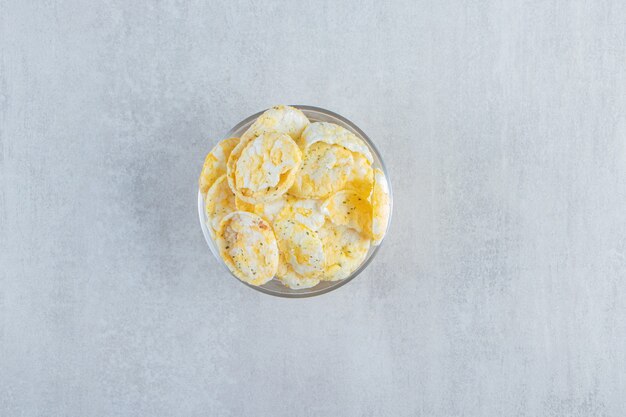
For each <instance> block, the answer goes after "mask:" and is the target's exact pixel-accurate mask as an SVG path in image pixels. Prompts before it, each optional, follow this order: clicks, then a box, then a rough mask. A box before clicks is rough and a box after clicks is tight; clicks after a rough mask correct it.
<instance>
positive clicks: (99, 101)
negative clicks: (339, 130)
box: [0, 0, 626, 417]
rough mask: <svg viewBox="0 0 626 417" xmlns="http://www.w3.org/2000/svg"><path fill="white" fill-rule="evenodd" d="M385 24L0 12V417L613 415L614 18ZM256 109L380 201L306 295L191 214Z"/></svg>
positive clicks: (379, 11) (622, 325)
mask: <svg viewBox="0 0 626 417" xmlns="http://www.w3.org/2000/svg"><path fill="white" fill-rule="evenodd" d="M382 3H384V2H370V1H367V2H354V3H352V4H349V3H341V4H338V2H334V1H327V2H321V3H310V4H297V3H296V2H276V1H270V2H232V1H224V2H203V1H176V2H175V1H159V2H139V1H114V0H107V1H101V2H97V1H91V2H89V1H82V2H81V1H67V2H62V1H53V0H51V1H22V0H16V1H7V0H0V30H1V32H0V415H2V416H10V417H14V416H15V417H17V416H81V417H88V416H139V415H145V416H222V415H223V416H261V415H263V416H265V415H267V416H294V415H311V416H313V415H337V416H415V415H423V416H623V415H625V414H626V395H624V393H625V392H626V376H625V375H626V282H625V278H626V65H625V64H626V25H625V19H626V3H624V2H622V1H545V2H544V1H539V2H520V1H509V2H500V1H492V2H480V5H477V4H474V5H469V4H466V3H469V2H449V1H442V2H440V1H434V2H393V3H389V4H388V5H384V6H383V4H382ZM475 3H479V2H475ZM276 103H302V104H311V105H318V106H322V107H326V108H328V109H331V110H334V111H336V112H338V113H340V114H343V115H344V116H346V117H348V118H350V119H352V120H353V121H354V122H356V123H357V124H359V125H360V126H361V127H362V128H363V129H364V130H365V131H366V132H367V133H368V134H369V135H370V136H371V137H372V138H373V139H374V140H375V141H376V143H377V144H378V145H379V148H380V151H381V153H382V155H383V157H384V158H385V160H386V162H387V165H388V167H389V170H390V177H391V181H392V184H393V187H394V191H395V211H394V218H393V222H392V223H393V224H392V226H391V230H390V234H389V236H388V239H387V240H386V241H385V243H384V246H383V248H382V249H381V251H380V252H379V254H378V256H377V258H376V259H375V261H374V262H373V263H372V265H371V266H370V267H369V268H368V270H367V271H366V272H365V273H363V275H361V276H360V277H359V278H358V279H356V280H355V281H353V282H352V283H350V284H349V285H347V286H345V287H343V288H341V289H339V290H338V291H335V292H333V293H330V294H327V295H324V296H321V297H317V298H313V299H306V300H285V299H277V298H273V297H269V296H266V295H263V294H260V293H257V292H255V291H252V290H250V289H248V288H246V287H245V286H243V285H241V284H239V283H238V282H236V281H235V280H233V279H232V278H231V277H230V276H228V275H227V274H226V273H225V272H224V271H222V270H221V269H220V267H219V264H218V263H217V262H216V261H215V260H214V259H212V257H211V255H210V253H209V251H208V249H207V247H206V245H205V243H204V241H203V238H202V234H201V232H200V228H199V225H198V220H197V214H196V178H197V175H198V172H199V169H200V166H201V163H202V160H203V156H204V154H205V153H206V152H207V151H208V150H209V149H210V147H211V146H212V144H213V143H214V141H215V138H216V137H219V136H220V135H222V134H223V133H224V132H225V131H226V130H228V129H229V128H230V127H231V126H232V125H233V124H234V123H235V122H237V121H239V120H241V119H242V118H244V117H245V116H247V115H249V114H251V113H253V112H256V111H258V110H260V109H262V108H265V107H267V106H270V105H272V104H276Z"/></svg>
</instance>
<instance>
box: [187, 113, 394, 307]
mask: <svg viewBox="0 0 626 417" xmlns="http://www.w3.org/2000/svg"><path fill="white" fill-rule="evenodd" d="M292 106H293V107H296V108H298V109H300V110H302V112H303V113H304V114H305V115H306V116H307V117H308V118H309V120H310V121H311V122H331V123H335V124H338V125H339V126H342V127H344V128H346V129H348V130H350V131H351V132H352V133H354V134H355V135H357V136H358V137H359V138H360V139H361V140H363V142H365V143H366V144H367V146H368V147H369V149H370V151H371V152H372V156H373V157H374V163H373V164H372V167H373V168H380V169H381V170H382V171H383V172H384V173H385V177H386V178H387V183H388V185H389V204H390V212H389V223H388V224H387V230H389V224H390V223H391V214H392V213H393V195H392V190H391V181H390V179H389V173H388V172H387V169H386V168H385V164H384V163H383V160H382V158H381V157H380V154H379V153H378V150H377V149H376V146H374V144H373V143H372V141H371V139H370V138H369V137H368V136H367V135H366V134H365V133H364V132H363V131H362V130H361V129H359V128H358V126H356V125H355V124H354V123H352V122H351V121H350V120H348V119H346V118H345V117H343V116H340V115H338V114H336V113H333V112H331V111H329V110H326V109H322V108H320V107H313V106H305V105H292ZM264 111H265V110H263V111H260V112H258V113H256V114H253V115H252V116H250V117H247V118H245V119H244V120H242V121H241V122H239V123H237V125H235V127H233V128H232V129H231V130H230V131H229V132H228V133H226V135H224V137H222V138H221V139H226V138H230V137H240V136H241V135H242V134H243V132H245V131H246V129H248V127H250V125H251V124H252V123H253V122H254V121H255V120H256V119H257V117H259V116H260V115H261V114H262V113H263V112H264ZM198 215H199V216H200V227H202V233H203V234H204V238H205V240H206V242H207V245H208V246H209V249H210V250H211V252H212V253H213V255H214V256H215V258H216V259H217V261H218V262H219V263H220V264H221V265H222V266H223V267H224V269H225V270H226V271H228V273H229V274H230V275H232V277H233V279H235V280H237V281H238V282H241V283H242V284H243V285H246V286H248V287H250V288H253V289H255V290H257V291H261V292H263V293H265V294H270V295H274V296H277V297H287V298H303V297H313V296H315V295H321V294H325V293H327V292H330V291H332V290H335V289H337V288H339V287H341V286H343V285H346V284H347V283H348V282H350V281H352V280H353V279H354V278H355V277H356V276H357V275H359V274H360V273H361V272H362V271H363V270H364V269H365V268H366V267H367V266H368V265H369V263H370V262H372V260H373V259H374V257H375V256H376V253H377V252H378V250H379V249H380V247H381V246H382V244H383V242H384V239H383V242H381V244H380V245H378V246H370V249H369V251H368V253H367V255H366V256H365V258H364V259H363V262H362V263H361V265H359V267H358V268H357V269H355V270H354V272H352V274H350V276H348V277H347V278H345V279H342V280H339V281H320V283H319V284H317V285H316V286H315V287H312V288H304V289H297V290H294V289H291V288H288V287H286V286H284V285H283V284H282V283H281V282H280V281H279V280H278V279H277V278H274V279H272V280H271V281H269V282H267V283H266V284H264V285H261V286H254V285H250V284H248V283H245V282H243V281H241V280H240V279H239V278H237V277H236V276H235V275H234V274H233V273H232V272H231V271H230V269H228V267H227V266H226V264H225V263H224V261H223V260H222V257H221V256H220V254H219V251H218V249H217V244H216V243H215V242H214V240H213V238H212V237H211V234H210V233H209V229H208V228H207V225H206V222H207V218H206V214H205V211H204V198H203V197H202V194H201V193H200V191H198Z"/></svg>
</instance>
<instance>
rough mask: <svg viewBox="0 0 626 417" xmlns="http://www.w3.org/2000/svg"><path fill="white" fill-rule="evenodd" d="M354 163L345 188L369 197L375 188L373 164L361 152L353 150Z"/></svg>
mask: <svg viewBox="0 0 626 417" xmlns="http://www.w3.org/2000/svg"><path fill="white" fill-rule="evenodd" d="M352 157H353V158H354V164H353V165H352V169H351V170H350V173H349V174H348V179H347V181H346V184H345V185H344V187H343V188H344V189H346V190H353V191H356V192H357V193H359V195H361V197H365V198H369V196H370V194H371V193H372V188H374V170H373V169H372V164H370V162H369V161H368V160H367V158H365V157H364V156H363V155H361V154H360V153H356V152H353V153H352Z"/></svg>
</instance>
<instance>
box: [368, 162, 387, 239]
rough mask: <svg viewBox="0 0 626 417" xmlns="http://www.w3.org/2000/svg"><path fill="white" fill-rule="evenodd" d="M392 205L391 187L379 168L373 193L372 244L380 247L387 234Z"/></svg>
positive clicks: (376, 171) (376, 172)
mask: <svg viewBox="0 0 626 417" xmlns="http://www.w3.org/2000/svg"><path fill="white" fill-rule="evenodd" d="M390 212H391V205H390V199H389V185H388V184H387V178H385V174H384V173H383V172H382V171H381V170H380V169H378V168H376V169H375V170H374V189H373V191H372V243H373V244H374V245H379V244H380V242H381V241H382V240H383V237H385V233H386V232H387V225H388V223H389V214H390Z"/></svg>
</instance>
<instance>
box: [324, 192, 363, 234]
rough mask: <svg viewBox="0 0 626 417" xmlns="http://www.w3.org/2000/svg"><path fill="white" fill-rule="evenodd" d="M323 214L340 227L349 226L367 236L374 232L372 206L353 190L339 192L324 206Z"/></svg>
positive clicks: (326, 201) (327, 200) (328, 199)
mask: <svg viewBox="0 0 626 417" xmlns="http://www.w3.org/2000/svg"><path fill="white" fill-rule="evenodd" d="M322 212H323V213H324V214H325V215H326V216H327V217H328V219H329V220H330V221H331V222H332V223H334V224H336V225H338V226H347V227H350V228H352V229H354V230H356V231H357V232H359V233H363V234H364V235H365V236H368V237H369V236H370V234H371V230H372V206H371V204H370V203H369V201H367V199H366V198H364V197H362V196H360V195H359V194H358V193H357V192H355V191H352V190H344V191H339V192H337V193H335V194H333V195H331V196H330V197H328V198H327V199H326V200H325V201H324V203H323V204H322Z"/></svg>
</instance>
